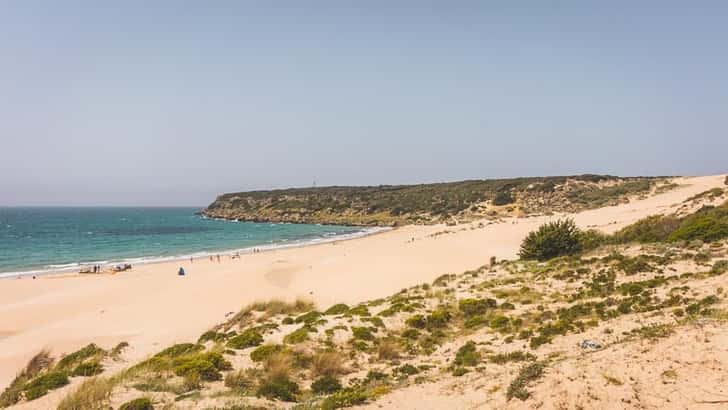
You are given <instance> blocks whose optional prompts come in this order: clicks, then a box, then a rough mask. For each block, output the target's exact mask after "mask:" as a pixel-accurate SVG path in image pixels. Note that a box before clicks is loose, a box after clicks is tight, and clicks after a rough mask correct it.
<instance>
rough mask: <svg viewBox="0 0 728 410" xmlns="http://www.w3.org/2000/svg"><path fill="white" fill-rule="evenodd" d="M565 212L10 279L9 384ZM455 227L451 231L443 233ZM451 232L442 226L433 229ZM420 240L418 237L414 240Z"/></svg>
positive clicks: (0, 379) (372, 285)
mask: <svg viewBox="0 0 728 410" xmlns="http://www.w3.org/2000/svg"><path fill="white" fill-rule="evenodd" d="M724 178H725V176H708V177H694V178H679V179H677V180H676V181H675V182H677V183H678V184H680V185H681V186H680V187H679V188H677V189H675V190H672V191H669V192H667V193H663V194H659V195H655V196H651V197H649V198H647V199H644V200H633V201H632V202H630V203H628V204H623V205H619V206H613V207H607V208H602V209H598V210H591V211H586V212H582V213H579V214H576V215H574V219H575V221H576V222H577V223H578V224H579V225H580V226H582V227H596V228H598V229H601V230H603V231H606V232H613V231H615V230H617V229H619V228H621V227H623V226H625V225H627V224H629V223H632V222H634V221H636V220H638V219H640V218H642V217H644V216H647V215H651V214H655V213H667V212H672V211H674V210H676V209H677V208H678V207H679V206H680V204H681V203H682V202H683V201H684V200H685V199H686V198H689V197H691V196H693V195H695V194H697V193H700V192H703V191H705V190H707V189H710V188H712V187H716V186H722V185H723V181H724ZM558 217H559V216H558V215H554V216H548V217H546V216H544V217H533V218H522V219H509V220H504V221H502V222H500V223H491V224H488V222H487V221H483V227H479V224H478V223H477V222H476V223H473V224H467V225H459V226H455V227H445V226H408V227H403V228H399V229H396V230H393V231H388V232H384V233H380V234H377V235H373V236H369V237H365V238H360V239H355V240H350V241H341V242H337V243H333V244H320V245H314V246H308V247H302V248H291V249H282V250H275V251H270V252H263V253H257V254H250V255H243V256H242V257H241V258H240V259H235V260H230V259H228V258H225V259H223V261H222V262H221V263H217V262H211V261H209V260H200V261H195V262H194V263H192V264H190V263H189V262H185V263H183V264H182V265H183V266H184V268H185V270H186V271H187V273H188V275H187V276H185V277H178V276H177V275H176V272H177V269H178V268H179V265H180V263H179V262H171V263H159V264H150V265H140V266H137V267H135V268H134V270H133V271H131V272H125V273H122V274H118V275H113V276H111V275H108V276H80V275H70V276H69V275H66V276H63V277H47V278H40V279H37V280H32V279H22V280H4V281H0V300H2V303H1V304H0V388H4V387H5V386H7V384H8V383H9V382H10V380H11V379H12V378H13V376H14V375H15V373H16V371H17V370H18V369H19V368H20V367H21V366H22V365H23V364H24V363H25V362H26V361H27V360H28V359H29V358H30V357H31V356H32V355H33V354H34V353H35V352H37V351H38V350H40V349H41V348H43V347H48V348H50V349H51V350H52V351H53V352H55V353H62V352H68V351H72V350H75V349H77V348H79V347H80V346H82V345H84V344H86V343H89V342H95V343H97V344H99V345H100V346H102V347H105V348H108V347H111V346H113V345H114V344H116V343H118V342H120V341H127V342H129V343H130V344H131V346H132V349H131V350H130V354H131V356H130V357H129V358H130V359H131V360H135V359H139V358H142V357H145V356H147V355H149V354H151V353H153V352H155V351H156V350H158V349H159V348H161V347H164V346H166V345H168V344H171V343H174V342H181V341H189V340H192V339H195V338H196V337H197V336H199V335H200V334H201V333H202V332H204V331H205V330H206V329H208V328H209V327H211V326H212V325H214V324H216V323H218V322H220V321H221V320H222V319H223V318H224V317H225V315H226V313H228V312H232V311H237V310H238V309H239V308H240V307H241V306H243V305H245V304H247V303H249V302H252V301H254V300H266V299H271V298H283V299H293V298H295V297H304V298H308V299H311V300H313V301H314V302H315V303H316V304H317V305H319V306H321V307H324V308H325V307H327V306H328V305H331V304H333V303H337V302H346V303H356V302H359V301H363V300H367V299H373V298H378V297H383V296H386V295H389V294H391V293H393V292H396V291H398V290H399V289H401V288H404V287H407V286H411V285H414V284H418V283H422V282H429V281H432V280H433V279H434V278H435V277H437V276H439V275H441V274H443V273H459V272H462V271H465V270H468V269H474V268H477V267H478V266H481V265H483V264H485V263H487V261H488V259H489V258H490V257H491V256H495V257H497V258H513V257H515V256H516V253H517V251H518V246H519V244H520V242H521V240H522V239H523V237H524V236H525V235H526V234H527V233H528V232H529V231H531V230H533V229H534V228H536V227H537V226H538V225H540V224H541V223H543V222H544V221H546V220H549V219H554V218H558ZM446 231H447V232H448V233H443V232H446ZM436 233H441V234H439V235H434V234H436ZM412 238H414V241H411V239H412Z"/></svg>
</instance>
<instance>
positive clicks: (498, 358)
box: [488, 350, 536, 364]
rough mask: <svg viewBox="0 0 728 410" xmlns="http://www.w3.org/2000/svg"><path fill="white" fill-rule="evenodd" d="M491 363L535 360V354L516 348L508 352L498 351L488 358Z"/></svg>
mask: <svg viewBox="0 0 728 410" xmlns="http://www.w3.org/2000/svg"><path fill="white" fill-rule="evenodd" d="M488 360H490V361H491V362H492V363H496V364H505V363H509V362H524V361H530V360H536V356H534V355H532V354H531V353H527V352H524V351H522V350H516V351H513V352H509V353H498V354H495V355H492V356H490V357H489V358H488Z"/></svg>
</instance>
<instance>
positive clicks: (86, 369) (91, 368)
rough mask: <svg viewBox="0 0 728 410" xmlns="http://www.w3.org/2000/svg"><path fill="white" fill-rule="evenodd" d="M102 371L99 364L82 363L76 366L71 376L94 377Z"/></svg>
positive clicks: (102, 367) (102, 368)
mask: <svg viewBox="0 0 728 410" xmlns="http://www.w3.org/2000/svg"><path fill="white" fill-rule="evenodd" d="M103 371H104V366H102V365H101V363H99V362H83V363H81V364H79V365H78V366H76V368H75V369H73V371H72V372H71V376H83V377H88V376H95V375H97V374H100V373H102V372H103Z"/></svg>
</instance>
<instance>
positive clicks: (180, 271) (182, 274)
mask: <svg viewBox="0 0 728 410" xmlns="http://www.w3.org/2000/svg"><path fill="white" fill-rule="evenodd" d="M177 275H179V276H184V275H185V268H183V267H181V266H180V267H179V271H178V272H177Z"/></svg>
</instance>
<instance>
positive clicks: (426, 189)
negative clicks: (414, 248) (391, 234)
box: [203, 175, 656, 225]
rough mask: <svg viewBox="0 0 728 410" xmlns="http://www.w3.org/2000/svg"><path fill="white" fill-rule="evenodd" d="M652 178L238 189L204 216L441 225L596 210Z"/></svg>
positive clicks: (645, 187) (646, 186)
mask: <svg viewBox="0 0 728 410" xmlns="http://www.w3.org/2000/svg"><path fill="white" fill-rule="evenodd" d="M567 181H569V184H566V182H567ZM655 181H656V179H650V178H617V177H613V176H601V175H580V176H572V177H544V178H513V179H499V180H474V181H461V182H449V183H438V184H423V185H400V186H371V187H324V188H295V189H283V190H274V191H252V192H238V193H230V194H224V195H220V196H219V197H217V199H216V200H215V202H213V203H212V204H210V205H209V206H208V207H207V209H205V210H204V211H203V214H205V215H207V216H211V217H221V218H229V219H238V220H245V221H271V222H299V223H329V224H343V225H393V224H402V223H423V222H424V223H427V222H432V221H447V220H448V219H449V218H450V216H468V215H471V214H472V215H479V216H483V213H482V212H481V207H482V206H483V205H485V204H486V203H487V202H490V203H492V204H493V205H495V206H504V205H511V204H513V205H517V204H519V203H521V204H522V205H523V206H525V207H526V208H527V210H528V211H531V212H547V211H576V210H580V209H585V208H595V207H600V206H603V205H605V204H608V203H615V202H616V201H618V200H620V199H623V198H625V197H627V196H629V195H635V194H644V193H647V192H649V190H650V189H651V187H652V186H653V185H654V183H655ZM605 183H608V184H605ZM544 196H546V197H548V198H550V199H551V201H549V205H548V206H545V205H543V201H540V198H543V197H544ZM483 209H487V206H486V207H485V208H483Z"/></svg>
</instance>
